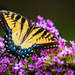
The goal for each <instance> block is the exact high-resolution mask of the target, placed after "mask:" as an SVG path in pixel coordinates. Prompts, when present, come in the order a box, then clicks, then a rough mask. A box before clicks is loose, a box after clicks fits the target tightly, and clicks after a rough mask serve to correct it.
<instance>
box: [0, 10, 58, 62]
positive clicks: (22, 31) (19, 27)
mask: <svg viewBox="0 0 75 75" xmlns="http://www.w3.org/2000/svg"><path fill="white" fill-rule="evenodd" d="M0 25H1V27H2V28H3V30H4V31H5V33H6V34H5V35H4V44H5V48H6V50H5V52H4V53H3V54H2V55H1V57H2V56H3V55H4V54H5V53H9V54H13V55H15V57H16V58H17V59H18V62H19V61H20V59H21V58H22V59H24V58H25V57H29V56H30V55H31V54H33V53H34V52H35V51H36V50H38V51H39V50H41V49H43V50H44V49H51V48H57V47H58V40H57V38H56V37H55V35H54V34H52V33H51V32H50V31H48V30H46V29H44V28H41V27H36V24H34V25H31V24H30V22H29V21H28V19H27V18H26V17H24V16H22V15H20V14H17V13H14V12H11V11H6V10H0Z"/></svg>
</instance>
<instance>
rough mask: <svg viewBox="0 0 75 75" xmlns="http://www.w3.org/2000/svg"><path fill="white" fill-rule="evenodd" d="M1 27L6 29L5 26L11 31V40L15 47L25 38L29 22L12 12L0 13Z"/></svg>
mask: <svg viewBox="0 0 75 75" xmlns="http://www.w3.org/2000/svg"><path fill="white" fill-rule="evenodd" d="M0 19H1V25H2V27H3V28H4V29H6V27H5V24H7V26H8V27H9V29H12V40H13V41H14V43H15V44H16V45H20V43H21V41H22V38H23V37H24V36H25V34H26V32H27V29H28V28H29V27H30V23H29V21H28V20H27V19H26V18H25V17H23V16H21V15H19V14H16V13H14V12H10V11H5V10H2V11H0Z"/></svg>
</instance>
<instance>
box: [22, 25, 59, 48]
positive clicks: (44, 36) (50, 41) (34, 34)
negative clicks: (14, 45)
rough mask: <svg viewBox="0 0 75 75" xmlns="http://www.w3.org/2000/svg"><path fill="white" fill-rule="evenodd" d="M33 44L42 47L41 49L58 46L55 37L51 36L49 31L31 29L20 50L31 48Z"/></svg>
mask: <svg viewBox="0 0 75 75" xmlns="http://www.w3.org/2000/svg"><path fill="white" fill-rule="evenodd" d="M34 44H36V45H40V46H41V45H42V46H41V48H42V47H43V48H45V49H49V48H56V47H57V46H58V41H57V38H56V37H55V35H53V34H52V33H51V32H50V31H48V30H46V29H44V28H41V27H35V26H34V28H32V29H31V31H30V33H29V34H28V36H27V38H26V39H25V40H24V41H23V43H22V44H21V47H22V48H27V49H28V48H29V47H32V46H33V45H34Z"/></svg>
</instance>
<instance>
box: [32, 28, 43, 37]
mask: <svg viewBox="0 0 75 75" xmlns="http://www.w3.org/2000/svg"><path fill="white" fill-rule="evenodd" d="M43 30H44V29H43V28H41V29H39V30H38V31H37V32H36V33H35V34H33V36H35V35H37V34H39V33H41V32H42V31H43ZM33 36H32V37H33Z"/></svg>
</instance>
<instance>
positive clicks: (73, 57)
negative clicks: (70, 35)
mask: <svg viewBox="0 0 75 75" xmlns="http://www.w3.org/2000/svg"><path fill="white" fill-rule="evenodd" d="M37 19H38V21H37V22H33V21H32V20H30V23H31V24H32V25H33V24H36V27H42V28H45V29H47V30H49V31H50V32H51V33H53V34H54V35H55V36H56V37H57V39H58V49H45V50H41V52H40V57H39V56H38V54H34V55H33V56H32V57H30V58H29V59H24V60H20V62H19V64H17V60H14V58H15V57H14V56H12V55H9V57H6V56H4V57H3V58H1V59H0V75H31V74H33V75H34V74H35V75H56V74H57V75H74V74H75V43H74V41H70V46H69V47H67V46H66V42H67V41H66V40H65V39H62V37H60V36H58V35H59V32H58V30H57V29H56V28H55V27H54V23H53V22H52V21H51V20H49V19H47V20H45V19H44V18H43V17H41V16H40V15H38V16H37ZM3 41H4V38H1V37H0V50H1V51H0V55H1V54H2V53H3V52H4V51H5V50H6V49H5V48H4V43H3Z"/></svg>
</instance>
